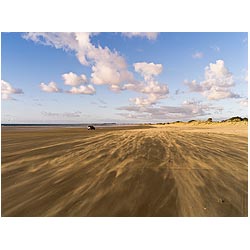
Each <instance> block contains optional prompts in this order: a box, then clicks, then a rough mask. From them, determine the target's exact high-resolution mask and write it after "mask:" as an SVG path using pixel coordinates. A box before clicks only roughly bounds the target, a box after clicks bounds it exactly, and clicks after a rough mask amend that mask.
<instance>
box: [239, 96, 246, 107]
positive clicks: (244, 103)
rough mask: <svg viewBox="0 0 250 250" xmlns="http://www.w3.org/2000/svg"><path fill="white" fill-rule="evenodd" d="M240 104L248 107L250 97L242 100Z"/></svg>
mask: <svg viewBox="0 0 250 250" xmlns="http://www.w3.org/2000/svg"><path fill="white" fill-rule="evenodd" d="M240 105H241V106H244V107H248V98H245V99H243V100H241V101H240Z"/></svg>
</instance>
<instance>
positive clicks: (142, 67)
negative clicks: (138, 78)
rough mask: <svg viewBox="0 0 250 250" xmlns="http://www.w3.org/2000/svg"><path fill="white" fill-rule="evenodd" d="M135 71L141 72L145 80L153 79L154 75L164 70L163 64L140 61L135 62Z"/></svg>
mask: <svg viewBox="0 0 250 250" xmlns="http://www.w3.org/2000/svg"><path fill="white" fill-rule="evenodd" d="M134 69H135V72H138V73H140V74H141V75H142V76H143V77H144V80H145V81H148V80H152V78H153V77H154V76H157V75H159V74H160V73H161V72H162V69H163V67H162V65H161V64H154V63H152V62H151V63H146V62H138V63H134Z"/></svg>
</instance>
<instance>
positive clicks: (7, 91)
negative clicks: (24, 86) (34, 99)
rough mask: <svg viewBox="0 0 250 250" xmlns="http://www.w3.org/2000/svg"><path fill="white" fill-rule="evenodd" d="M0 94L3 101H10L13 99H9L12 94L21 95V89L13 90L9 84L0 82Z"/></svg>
mask: <svg viewBox="0 0 250 250" xmlns="http://www.w3.org/2000/svg"><path fill="white" fill-rule="evenodd" d="M1 94H2V99H3V100H10V99H13V98H12V97H11V95H12V94H23V91H22V90H21V89H15V88H13V87H12V86H11V84H10V83H8V82H6V81H4V80H1Z"/></svg>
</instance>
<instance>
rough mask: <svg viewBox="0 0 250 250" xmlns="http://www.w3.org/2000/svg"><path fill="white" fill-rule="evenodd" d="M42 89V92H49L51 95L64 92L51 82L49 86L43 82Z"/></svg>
mask: <svg viewBox="0 0 250 250" xmlns="http://www.w3.org/2000/svg"><path fill="white" fill-rule="evenodd" d="M40 88H41V90H42V91H44V92H49V93H59V92H62V90H61V89H59V88H58V87H57V85H56V83H55V82H49V83H48V84H46V83H43V82H42V83H40Z"/></svg>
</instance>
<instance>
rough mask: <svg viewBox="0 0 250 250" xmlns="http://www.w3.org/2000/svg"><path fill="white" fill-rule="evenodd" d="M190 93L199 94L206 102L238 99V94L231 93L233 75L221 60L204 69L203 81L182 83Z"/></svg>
mask: <svg viewBox="0 0 250 250" xmlns="http://www.w3.org/2000/svg"><path fill="white" fill-rule="evenodd" d="M184 83H185V84H186V85H187V86H188V87H189V90H190V91H191V92H200V93H202V94H203V95H204V96H205V97H206V98H207V99H208V100H220V99H225V98H238V97H240V96H239V95H238V94H236V93H233V92H232V91H231V87H233V86H234V80H233V75H232V73H231V72H229V70H228V69H227V68H226V67H225V64H224V61H223V60H218V61H216V63H215V64H213V63H210V64H209V66H208V67H206V68H205V80H204V81H202V82H200V83H197V82H196V80H193V81H191V82H188V81H185V82H184Z"/></svg>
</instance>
